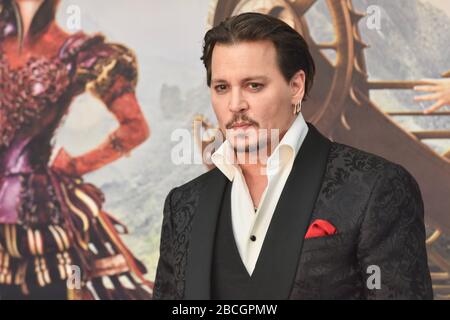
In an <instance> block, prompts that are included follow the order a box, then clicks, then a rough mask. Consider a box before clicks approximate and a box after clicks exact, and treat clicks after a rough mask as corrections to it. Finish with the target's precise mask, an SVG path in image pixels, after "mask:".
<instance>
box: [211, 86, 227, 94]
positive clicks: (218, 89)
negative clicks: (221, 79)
mask: <svg viewBox="0 0 450 320" xmlns="http://www.w3.org/2000/svg"><path fill="white" fill-rule="evenodd" d="M226 89H227V85H226V84H218V85H216V86H215V87H214V90H216V92H218V93H221V92H224V91H225V90H226Z"/></svg>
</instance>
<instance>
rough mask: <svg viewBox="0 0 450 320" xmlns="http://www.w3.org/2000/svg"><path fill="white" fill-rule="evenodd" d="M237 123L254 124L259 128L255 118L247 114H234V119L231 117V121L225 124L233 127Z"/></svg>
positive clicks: (227, 126)
mask: <svg viewBox="0 0 450 320" xmlns="http://www.w3.org/2000/svg"><path fill="white" fill-rule="evenodd" d="M237 123H246V124H249V125H253V126H256V127H257V128H259V123H258V122H257V121H255V120H253V119H251V118H250V117H249V116H247V115H246V114H235V115H234V116H233V119H231V120H230V121H229V122H227V124H226V125H225V128H227V129H231V128H232V127H233V126H234V125H235V124H237Z"/></svg>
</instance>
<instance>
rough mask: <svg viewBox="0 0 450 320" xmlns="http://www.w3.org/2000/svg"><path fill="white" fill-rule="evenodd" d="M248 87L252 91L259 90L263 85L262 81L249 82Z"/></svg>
mask: <svg viewBox="0 0 450 320" xmlns="http://www.w3.org/2000/svg"><path fill="white" fill-rule="evenodd" d="M248 87H249V88H250V89H251V90H252V91H260V90H261V89H262V88H263V87H264V85H263V84H262V83H257V82H250V83H249V84H248Z"/></svg>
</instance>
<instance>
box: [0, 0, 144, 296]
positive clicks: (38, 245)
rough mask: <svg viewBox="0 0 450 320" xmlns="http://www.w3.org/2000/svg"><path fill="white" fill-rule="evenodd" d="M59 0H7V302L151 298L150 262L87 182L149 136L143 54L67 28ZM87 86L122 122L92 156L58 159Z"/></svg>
mask: <svg viewBox="0 0 450 320" xmlns="http://www.w3.org/2000/svg"><path fill="white" fill-rule="evenodd" d="M58 2H59V1H58V0H0V299H33V298H38V299H67V298H68V299H76V298H83V299H89V298H97V299H145V298H149V297H150V296H151V291H152V283H151V282H148V281H146V280H145V279H144V278H143V276H142V274H143V273H145V268H144V266H143V265H142V263H140V262H139V261H138V260H137V259H135V258H134V257H133V255H132V254H131V253H130V252H129V250H128V249H127V248H126V246H125V245H124V244H123V243H122V241H121V240H120V238H119V236H118V231H121V230H122V231H123V230H125V231H126V229H125V227H124V226H122V225H121V224H120V223H119V222H118V221H117V220H115V219H114V218H113V217H111V216H109V215H108V214H106V213H105V212H104V211H102V203H103V202H104V199H103V194H102V192H101V191H100V190H99V189H97V188H96V187H95V186H93V185H91V184H89V183H86V182H83V179H82V176H83V175H84V174H86V173H88V172H91V171H93V170H96V169H99V168H101V167H103V166H104V165H107V164H109V163H111V162H112V161H114V160H117V159H119V158H120V157H122V156H123V155H126V154H127V153H129V152H130V150H132V149H133V148H135V147H136V146H138V145H139V144H141V143H142V142H144V141H145V140H146V139H147V138H148V137H149V128H148V126H147V123H146V121H145V119H144V116H143V114H142V112H141V110H140V107H139V104H138V102H137V101H136V96H135V93H134V89H135V85H136V79H137V67H136V59H135V56H134V55H133V53H132V52H131V51H130V50H129V49H127V48H126V47H124V46H121V45H118V44H111V43H107V42H106V41H105V39H104V37H103V36H101V35H94V36H88V35H86V34H84V33H82V32H79V33H76V34H72V35H69V34H66V33H65V32H64V31H63V30H61V29H60V27H58V25H57V24H56V22H55V11H56V7H57V5H58ZM86 90H89V91H90V92H92V93H93V94H94V95H95V96H97V97H98V98H99V99H101V100H102V101H103V102H104V104H105V106H106V107H107V108H108V110H109V111H111V112H112V113H113V114H114V116H115V117H116V119H117V121H118V122H119V124H120V125H119V128H118V129H117V130H116V131H114V132H113V133H112V134H110V135H109V137H108V138H107V139H106V141H105V142H104V143H102V144H101V145H100V146H98V147H97V148H96V149H94V150H92V151H90V152H88V153H86V154H83V155H81V156H78V157H72V156H71V155H69V154H68V153H67V152H66V151H64V149H61V150H59V152H58V153H57V156H56V157H55V160H54V161H53V162H52V163H49V162H50V160H49V159H50V155H51V153H52V148H53V146H52V142H51V141H52V138H53V137H54V135H55V130H56V129H57V128H58V126H59V125H60V124H61V122H62V119H63V118H64V116H65V115H66V114H67V112H68V110H69V107H70V105H71V102H72V100H73V99H74V98H75V97H76V96H77V95H79V94H81V93H83V92H85V91H86ZM125 231H124V232H125ZM77 270H79V271H81V272H80V274H79V275H81V278H80V280H81V281H80V283H79V284H81V286H77V283H78V282H77V281H76V280H77V278H76V277H77V275H78V273H77V272H76V271H77ZM71 281H72V282H71ZM69 283H72V285H68V284H69Z"/></svg>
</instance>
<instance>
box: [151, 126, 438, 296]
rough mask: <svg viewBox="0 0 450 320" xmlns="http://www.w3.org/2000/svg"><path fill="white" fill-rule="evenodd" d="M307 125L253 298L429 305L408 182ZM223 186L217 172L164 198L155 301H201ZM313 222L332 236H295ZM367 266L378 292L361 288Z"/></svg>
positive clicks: (402, 173)
mask: <svg viewBox="0 0 450 320" xmlns="http://www.w3.org/2000/svg"><path fill="white" fill-rule="evenodd" d="M308 126H309V131H308V134H307V136H306V138H305V141H304V142H303V144H302V146H301V149H300V150H299V152H298V155H297V157H296V159H295V161H294V165H293V168H292V171H291V173H290V175H289V177H288V179H287V181H286V185H285V187H284V189H283V192H282V194H281V196H280V199H279V201H278V204H277V206H276V209H275V212H274V215H273V218H272V221H271V224H270V226H269V229H268V231H267V235H266V238H265V240H264V243H263V247H262V249H261V253H260V255H259V258H258V261H257V264H256V267H255V270H254V272H253V274H252V277H257V278H258V279H260V281H261V284H260V290H258V292H257V293H255V298H256V299H432V297H433V292H432V287H431V278H430V273H429V269H428V263H427V254H426V248H425V228H424V217H423V214H424V213H423V203H422V197H421V194H420V190H419V187H418V185H417V183H416V181H415V180H414V178H413V177H412V176H411V175H410V174H409V173H408V172H407V171H406V170H405V169H404V168H403V167H401V166H399V165H397V164H394V163H391V162H389V161H387V160H385V159H383V158H380V157H377V156H374V155H372V154H369V153H366V152H363V151H361V150H357V149H354V148H352V147H349V146H346V145H343V144H338V143H335V142H331V141H330V140H328V139H327V138H325V137H323V136H322V135H321V134H320V133H319V132H318V131H317V130H316V129H315V128H314V127H313V126H312V125H311V124H308ZM226 183H227V178H226V177H225V176H224V175H223V174H222V173H221V172H220V171H219V170H218V169H217V168H216V169H213V170H211V171H209V172H207V173H205V174H203V175H201V176H200V177H198V178H196V179H194V180H192V181H190V182H188V183H186V184H184V185H182V186H180V187H178V188H175V189H173V190H172V191H171V192H170V193H169V195H168V196H167V199H166V202H165V206H164V217H163V224H162V233H161V244H160V259H159V262H158V267H157V274H156V280H155V288H154V299H210V297H211V295H210V289H211V262H212V257H213V252H212V251H213V247H214V236H215V230H216V224H217V217H218V215H219V211H220V208H221V201H222V198H223V193H224V189H225V186H226ZM315 219H324V220H327V221H329V222H330V223H331V224H333V225H334V226H335V227H336V229H337V233H336V234H334V235H331V236H325V237H318V238H309V239H304V236H305V233H306V231H307V228H308V226H309V225H310V223H311V222H312V221H313V220H315ZM373 265H375V266H377V267H378V268H379V271H380V274H379V275H380V278H379V279H380V280H381V282H380V283H381V288H379V289H376V288H373V289H369V287H368V286H367V280H368V278H369V277H370V276H371V275H372V270H371V269H370V268H371V267H370V266H373ZM369 282H371V283H372V281H371V279H369Z"/></svg>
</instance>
